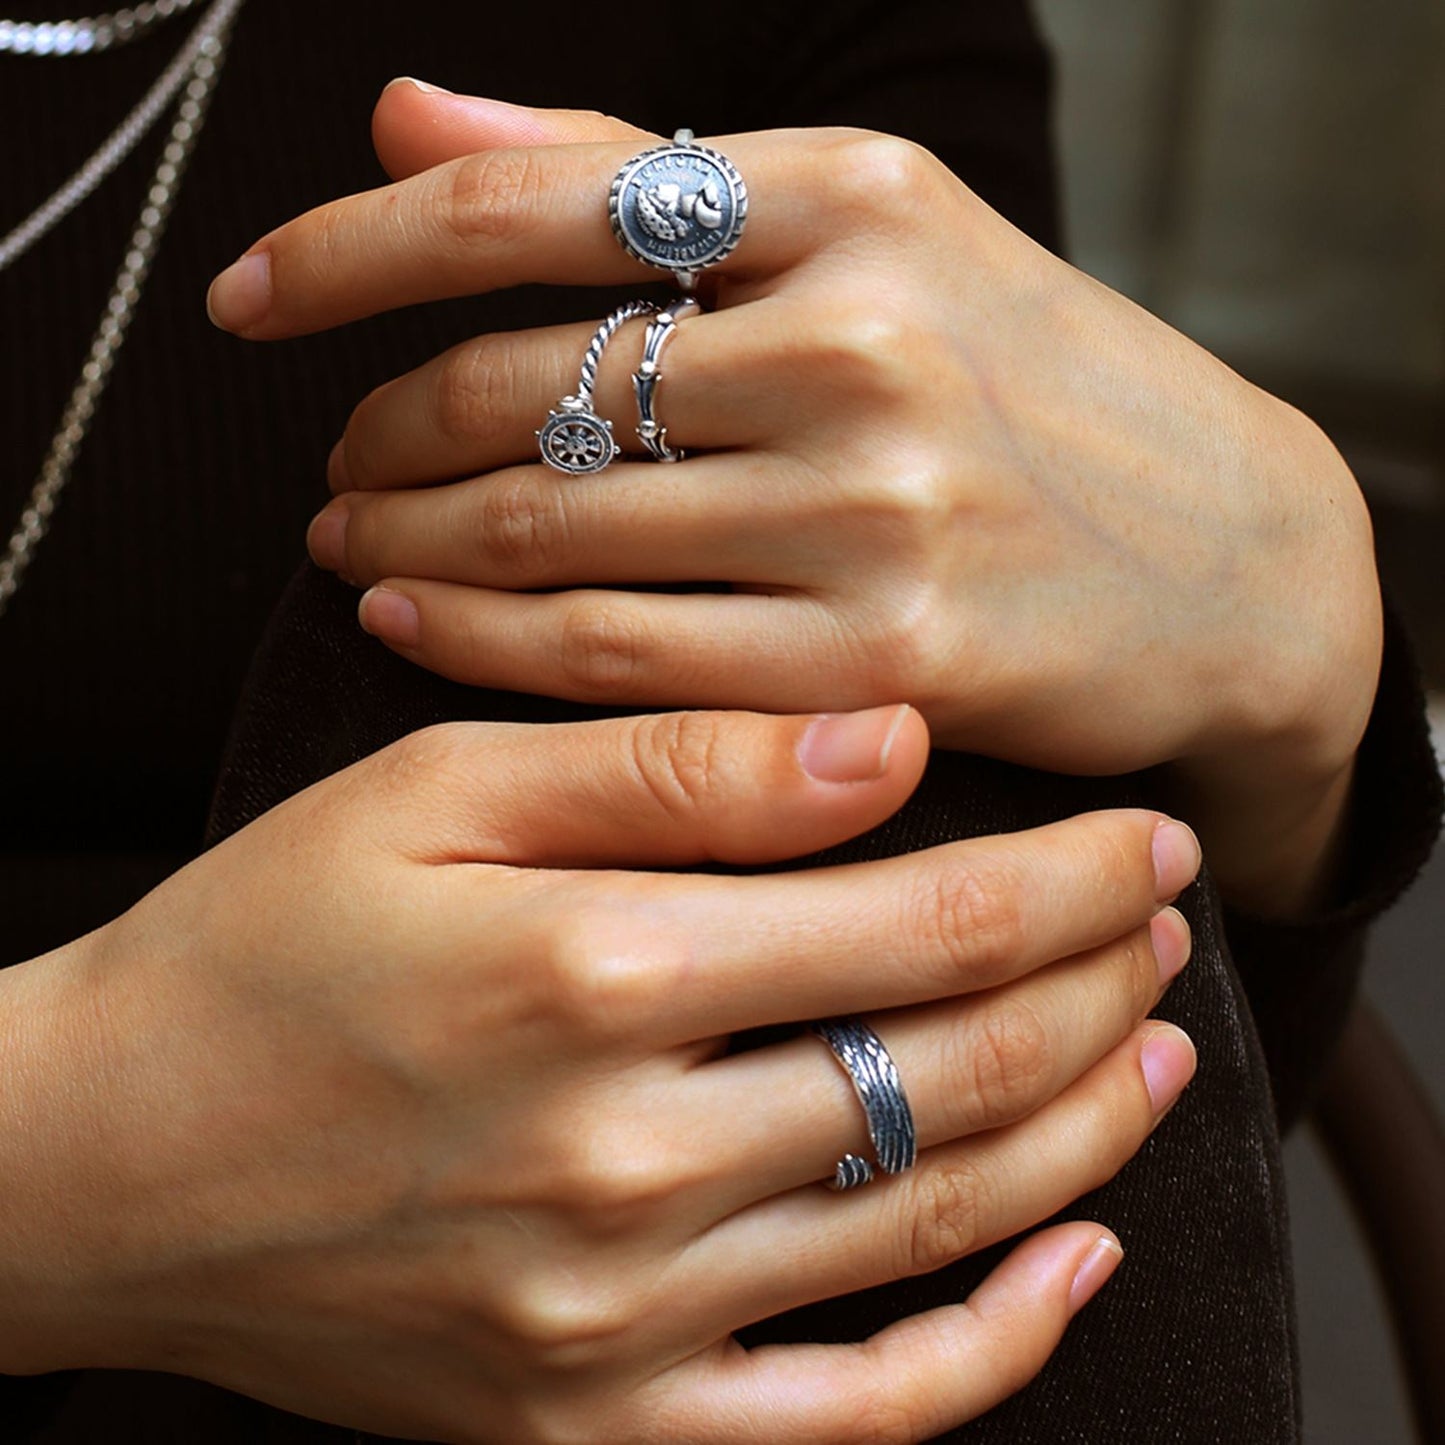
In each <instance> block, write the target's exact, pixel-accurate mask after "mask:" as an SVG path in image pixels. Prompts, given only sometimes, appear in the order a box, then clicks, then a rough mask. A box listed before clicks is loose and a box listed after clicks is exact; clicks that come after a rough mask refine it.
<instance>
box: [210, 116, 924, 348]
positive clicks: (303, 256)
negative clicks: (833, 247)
mask: <svg viewBox="0 0 1445 1445" xmlns="http://www.w3.org/2000/svg"><path fill="white" fill-rule="evenodd" d="M781 134H782V133H772V134H767V133H764V134H756V135H747V136H733V137H726V138H724V139H723V140H721V141H719V142H717V144H716V147H715V148H717V149H721V150H722V151H723V152H724V153H725V154H726V155H727V156H728V157H729V159H731V160H732V161H733V163H734V164H735V165H736V166H737V167H738V169H739V171H740V172H741V173H742V175H743V177H744V179H745V181H746V183H747V187H748V195H749V209H748V219H747V226H746V232H745V234H744V235H743V237H742V239H741V241H740V243H739V245H738V248H737V250H735V251H734V252H733V254H732V255H731V256H729V257H728V258H727V259H726V260H725V261H723V262H721V263H720V265H719V266H718V268H717V269H718V270H719V271H724V272H727V273H730V274H732V275H735V276H742V277H745V278H758V277H761V276H767V275H771V274H776V273H777V272H779V271H781V270H784V269H786V268H788V267H790V266H791V265H793V264H795V263H796V262H797V261H798V260H799V259H800V258H801V257H802V256H803V255H805V254H806V253H807V252H808V250H809V249H810V247H811V246H812V245H813V244H814V241H813V238H815V237H817V236H818V235H820V234H823V235H825V234H827V233H828V232H829V229H830V228H828V227H820V226H819V225H818V224H817V220H818V218H819V215H820V212H821V210H822V208H823V207H824V206H827V205H832V204H835V202H836V187H834V186H832V185H828V184H825V183H824V179H823V178H824V177H825V176H827V175H829V174H834V175H836V174H838V173H839V171H840V170H841V169H843V168H842V167H840V166H832V165H829V164H827V163H826V161H827V155H828V153H829V152H830V151H833V150H836V149H839V148H842V147H846V146H847V145H848V144H849V143H850V141H851V140H854V139H856V135H857V133H856V132H848V131H808V132H790V133H788V138H787V140H786V142H782V141H780V135H781ZM709 144H710V145H711V144H712V142H709ZM892 144H898V145H901V144H903V143H902V142H895V143H892ZM646 148H647V147H646V146H644V145H639V143H638V142H636V141H631V142H614V143H610V144H606V145H560V146H535V147H517V148H511V149H503V150H488V151H482V152H479V153H477V154H475V155H468V156H462V157H460V158H458V159H456V160H452V161H448V162H446V163H444V164H442V165H439V166H434V167H433V168H432V169H431V170H429V171H424V172H422V174H420V175H417V176H411V177H409V178H407V179H405V180H401V181H396V182H393V183H392V184H391V185H387V186H382V187H381V188H380V189H378V190H374V191H365V192H362V193H361V194H359V195H355V196H347V197H345V198H343V199H341V200H337V201H332V202H330V203H328V204H327V205H324V206H320V207H318V208H317V209H316V210H314V211H309V212H307V213H306V214H305V215H303V216H299V217H297V218H296V219H295V220H293V221H288V222H287V223H286V224H285V225H283V226H281V227H279V228H278V229H277V230H275V231H272V232H271V234H270V235H268V236H266V237H264V238H263V239H262V240H260V241H258V242H257V243H256V244H255V245H254V246H252V247H251V249H250V250H249V251H247V252H246V254H245V255H244V256H243V257H242V258H241V259H240V260H239V261H237V262H236V263H235V264H234V265H232V266H231V267H229V268H228V269H227V270H225V271H223V272H222V273H221V275H220V276H218V277H217V278H216V280H215V281H214V282H213V283H212V286H211V291H210V295H209V296H208V298H207V306H208V309H209V310H210V313H211V319H212V320H213V321H214V322H215V323H216V324H217V325H218V326H220V327H222V328H223V329H225V330H227V331H233V332H235V333H237V334H238V335H240V336H244V337H247V338H249V339H252V340H273V339H277V338H281V337H287V336H300V335H303V334H305V333H307V332H312V331H321V330H325V329H326V328H328V327H332V326H339V325H341V324H342V323H344V322H347V321H357V320H360V319H361V318H363V317H366V316H373V315H375V314H377V313H378V312H381V311H389V310H392V309H394V308H396V307H399V306H409V305H412V304H414V303H417V302H422V301H437V300H441V299H443V298H446V297H453V296H466V295H474V294H476V293H479V292H484V291H494V290H498V289H501V288H503V287H508V286H519V285H523V284H527V283H543V284H550V285H569V286H570V285H578V286H611V285H624V284H626V283H628V282H631V283H633V284H640V283H644V282H652V283H655V282H657V281H658V280H659V279H661V278H662V277H663V276H664V275H665V274H666V273H665V272H663V271H660V270H656V269H654V268H652V267H649V266H646V265H644V264H643V263H642V262H640V261H637V260H635V259H634V258H633V257H631V256H629V255H627V254H626V253H625V252H624V251H623V250H622V248H621V247H620V246H619V245H618V244H617V242H616V240H614V239H613V236H612V233H611V225H610V222H609V219H608V195H609V191H610V189H611V183H612V178H613V176H614V175H616V174H617V172H618V171H619V170H620V169H621V167H622V166H623V165H624V164H625V163H626V162H627V161H629V160H630V159H632V157H633V156H635V155H637V154H638V153H639V151H640V150H642V149H646ZM820 156H821V158H822V160H823V162H824V163H823V164H820V163H819V162H820ZM852 169H856V167H853V168H852ZM780 198H781V204H780V203H779V201H780Z"/></svg>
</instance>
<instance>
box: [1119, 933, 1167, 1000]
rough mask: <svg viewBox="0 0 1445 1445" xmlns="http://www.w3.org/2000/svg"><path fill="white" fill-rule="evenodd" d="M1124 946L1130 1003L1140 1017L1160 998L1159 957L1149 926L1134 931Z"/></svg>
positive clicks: (1125, 972)
mask: <svg viewBox="0 0 1445 1445" xmlns="http://www.w3.org/2000/svg"><path fill="white" fill-rule="evenodd" d="M1122 947H1123V953H1124V958H1123V965H1124V980H1125V990H1126V1000H1125V1002H1126V1007H1127V1008H1128V1010H1129V1016H1130V1019H1131V1020H1132V1021H1137V1020H1139V1019H1142V1018H1143V1017H1144V1016H1145V1015H1146V1014H1147V1013H1148V1012H1149V1010H1150V1009H1152V1008H1153V1007H1154V1005H1155V1004H1156V1003H1157V1002H1158V1001H1159V994H1160V987H1161V986H1160V983H1159V959H1158V957H1157V956H1156V955H1155V952H1154V940H1153V938H1152V936H1151V934H1150V932H1149V929H1148V927H1147V926H1145V927H1144V928H1140V929H1136V930H1135V931H1134V932H1133V933H1131V934H1130V935H1129V937H1128V938H1126V939H1125V940H1124V943H1123V945H1122Z"/></svg>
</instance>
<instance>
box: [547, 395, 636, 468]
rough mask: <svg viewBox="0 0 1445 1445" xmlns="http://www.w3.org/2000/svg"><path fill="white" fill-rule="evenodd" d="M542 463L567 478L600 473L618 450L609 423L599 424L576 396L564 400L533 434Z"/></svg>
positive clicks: (599, 421)
mask: <svg viewBox="0 0 1445 1445" xmlns="http://www.w3.org/2000/svg"><path fill="white" fill-rule="evenodd" d="M537 442H538V445H539V446H540V447H541V449H542V460H543V461H544V462H546V463H547V465H548V466H551V467H555V468H556V469H557V470H558V471H559V472H566V473H568V474H569V475H570V476H574V477H585V476H588V475H590V474H591V473H592V472H600V471H601V470H602V469H603V468H604V467H609V466H611V465H612V463H613V462H614V461H616V459H617V453H618V452H619V451H620V450H621V448H620V447H618V445H617V442H616V441H615V440H614V439H613V436H612V423H611V422H610V421H603V419H602V418H601V417H600V416H598V415H597V413H596V412H595V411H593V410H592V408H591V407H590V406H589V405H588V404H587V403H586V402H585V401H584V400H583V399H582V398H581V397H580V396H564V397H563V398H562V400H561V401H559V402H558V403H557V405H556V407H555V408H554V409H553V411H552V412H551V414H550V415H549V416H548V417H547V420H546V421H545V422H544V423H543V424H542V429H541V430H540V431H539V432H538V433H537Z"/></svg>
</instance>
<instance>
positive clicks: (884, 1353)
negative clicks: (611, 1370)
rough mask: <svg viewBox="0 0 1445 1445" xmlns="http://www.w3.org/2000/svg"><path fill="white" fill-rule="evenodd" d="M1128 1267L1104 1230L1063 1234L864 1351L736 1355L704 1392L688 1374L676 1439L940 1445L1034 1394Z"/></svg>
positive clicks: (1041, 1237)
mask: <svg viewBox="0 0 1445 1445" xmlns="http://www.w3.org/2000/svg"><path fill="white" fill-rule="evenodd" d="M1122 1258H1123V1250H1122V1249H1121V1248H1120V1246H1119V1241H1118V1240H1117V1239H1116V1238H1115V1237H1114V1235H1113V1234H1111V1233H1110V1232H1109V1231H1108V1230H1106V1229H1104V1228H1103V1227H1102V1226H1100V1225H1097V1224H1087V1223H1073V1224H1063V1225H1059V1226H1057V1227H1056V1228H1053V1229H1047V1230H1044V1231H1042V1232H1040V1233H1038V1234H1035V1235H1033V1236H1032V1237H1030V1238H1029V1239H1027V1240H1025V1241H1024V1243H1022V1244H1021V1245H1019V1246H1018V1247H1017V1248H1016V1249H1014V1250H1013V1252H1012V1253H1011V1254H1009V1255H1008V1257H1007V1258H1006V1259H1005V1260H1004V1261H1003V1263H1002V1264H1000V1265H999V1266H998V1267H997V1268H996V1269H995V1270H994V1271H993V1272H992V1273H991V1274H990V1275H989V1276H988V1278H987V1279H985V1280H984V1282H983V1283H982V1284H981V1285H980V1286H979V1287H978V1288H977V1289H976V1290H975V1291H974V1292H973V1294H972V1295H971V1296H970V1297H969V1298H968V1299H967V1300H966V1301H965V1302H964V1303H962V1304H958V1305H948V1306H945V1307H944V1308H942V1309H935V1310H930V1311H928V1312H927V1313H925V1314H921V1315H915V1316H913V1317H912V1318H910V1319H906V1320H902V1321H900V1322H899V1323H898V1324H896V1325H891V1326H889V1328H887V1329H885V1330H883V1331H881V1332H880V1333H878V1334H876V1335H874V1336H873V1337H872V1338H871V1339H869V1340H865V1341H864V1342H863V1343H862V1344H857V1345H767V1346H764V1347H762V1348H760V1349H756V1350H753V1351H751V1352H747V1353H744V1352H742V1351H741V1350H739V1349H733V1350H732V1351H730V1352H729V1353H727V1354H725V1355H723V1356H721V1357H719V1356H712V1357H711V1358H710V1359H709V1360H708V1362H707V1363H706V1364H702V1363H701V1362H698V1364H697V1366H695V1368H700V1369H702V1370H703V1371H705V1372H706V1373H705V1375H704V1378H703V1379H702V1380H699V1379H698V1378H697V1377H696V1375H693V1374H691V1371H690V1370H689V1369H688V1367H683V1371H682V1372H681V1373H682V1376H683V1379H685V1380H686V1383H685V1384H684V1383H683V1380H679V1381H678V1384H679V1386H680V1390H679V1395H678V1396H677V1397H676V1398H675V1400H674V1401H673V1403H672V1409H671V1410H669V1411H668V1412H667V1413H668V1414H670V1415H672V1417H673V1418H672V1419H671V1420H670V1421H669V1422H668V1423H669V1424H670V1425H671V1427H672V1428H671V1429H669V1430H668V1432H667V1433H666V1435H665V1438H666V1439H668V1440H673V1441H687V1442H696V1445H723V1442H727V1445H735V1442H736V1445H743V1442H747V1445H754V1442H758V1445H761V1442H764V1441H766V1442H769V1445H815V1442H817V1441H820V1440H827V1441H830V1442H833V1441H836V1442H838V1445H855V1442H856V1445H911V1442H914V1441H926V1440H932V1439H933V1438H934V1437H935V1436H938V1435H941V1434H942V1433H943V1432H945V1431H946V1430H949V1429H952V1428H953V1427H955V1426H957V1425H961V1424H963V1423H964V1422H965V1421H967V1420H972V1419H975V1418H976V1417H977V1416H979V1415H982V1414H983V1413H984V1412H985V1411H987V1410H991V1409H992V1408H993V1407H994V1406H995V1405H997V1404H1000V1403H1001V1402H1002V1401H1004V1400H1006V1399H1007V1398H1008V1397H1009V1396H1010V1395H1012V1394H1014V1393H1015V1392H1016V1391H1018V1390H1020V1389H1022V1388H1023V1386H1025V1385H1026V1384H1028V1382H1029V1381H1030V1380H1032V1379H1033V1377H1034V1376H1035V1375H1037V1374H1038V1372H1039V1371H1040V1370H1041V1369H1042V1368H1043V1367H1044V1364H1045V1363H1046V1362H1047V1360H1048V1358H1049V1356H1050V1355H1052V1354H1053V1352H1054V1349H1055V1348H1056V1347H1057V1345H1058V1343H1059V1341H1060V1340H1061V1339H1062V1338H1063V1334H1064V1330H1065V1329H1066V1328H1067V1326H1068V1323H1069V1321H1070V1320H1071V1319H1072V1318H1073V1317H1074V1315H1075V1314H1077V1313H1078V1311H1079V1310H1080V1309H1082V1308H1083V1306H1084V1305H1085V1304H1087V1303H1088V1301H1089V1300H1090V1299H1091V1298H1092V1297H1093V1296H1094V1294H1095V1293H1096V1292H1097V1290H1098V1289H1099V1288H1100V1286H1102V1285H1103V1284H1104V1282H1105V1281H1106V1280H1107V1279H1108V1278H1109V1276H1110V1275H1111V1274H1113V1272H1114V1269H1115V1267H1116V1266H1117V1265H1118V1263H1119V1261H1120V1260H1121V1259H1122ZM689 1376H690V1377H689Z"/></svg>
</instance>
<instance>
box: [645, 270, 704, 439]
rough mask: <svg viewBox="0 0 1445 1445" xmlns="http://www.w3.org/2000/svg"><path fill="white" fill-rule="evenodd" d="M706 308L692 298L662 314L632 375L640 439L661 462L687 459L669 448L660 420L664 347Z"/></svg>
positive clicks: (651, 326) (651, 328) (654, 322)
mask: <svg viewBox="0 0 1445 1445" xmlns="http://www.w3.org/2000/svg"><path fill="white" fill-rule="evenodd" d="M701 309H702V308H701V307H700V306H699V304H698V303H697V302H696V301H695V300H693V299H692V298H691V297H690V296H684V297H683V298H682V299H681V300H680V301H678V302H677V303H676V304H675V305H672V306H669V307H668V308H667V310H666V311H659V312H658V313H657V315H656V316H654V317H653V318H652V320H651V321H649V322H648V323H647V336H646V337H645V338H644V340H643V343H642V360H641V361H640V362H639V363H638V367H637V370H636V371H634V372H633V373H632V389H633V391H634V392H635V393H636V394H637V439H638V441H640V442H641V443H642V445H643V446H644V447H646V448H647V450H648V451H649V452H650V453H651V455H652V459H653V460H654V461H657V462H680V461H681V460H682V459H683V457H684V456H685V455H686V454H685V453H684V452H683V451H682V449H681V448H680V447H679V448H676V449H674V448H673V447H670V446H668V444H667V428H666V427H665V426H662V425H661V424H660V423H659V422H658V420H657V411H656V401H657V387H658V383H659V382H660V381H661V380H662V372H661V370H660V369H659V366H660V363H661V360H662V350H663V347H665V346H666V345H667V343H668V342H669V341H670V340H671V339H672V335H673V333H674V332H675V331H676V330H677V323H678V321H679V320H680V319H681V318H682V317H683V316H684V315H686V314H687V313H689V312H692V311H698V310H701Z"/></svg>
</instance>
